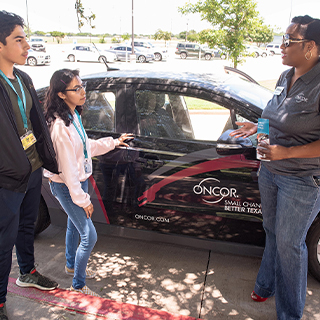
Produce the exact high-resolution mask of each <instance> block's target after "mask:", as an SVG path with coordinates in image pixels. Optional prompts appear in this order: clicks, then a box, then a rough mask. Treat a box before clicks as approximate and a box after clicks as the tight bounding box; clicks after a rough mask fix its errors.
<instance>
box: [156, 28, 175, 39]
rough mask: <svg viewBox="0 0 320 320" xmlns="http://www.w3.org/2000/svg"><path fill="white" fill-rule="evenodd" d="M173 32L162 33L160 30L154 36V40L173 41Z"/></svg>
mask: <svg viewBox="0 0 320 320" xmlns="http://www.w3.org/2000/svg"><path fill="white" fill-rule="evenodd" d="M171 36H172V35H171V32H169V31H162V30H161V29H158V30H157V32H156V33H155V34H154V35H153V39H154V40H161V39H163V40H165V41H169V40H171Z"/></svg>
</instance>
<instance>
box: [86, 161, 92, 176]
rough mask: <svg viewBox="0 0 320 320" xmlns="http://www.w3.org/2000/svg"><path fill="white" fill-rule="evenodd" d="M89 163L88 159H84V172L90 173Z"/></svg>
mask: <svg viewBox="0 0 320 320" xmlns="http://www.w3.org/2000/svg"><path fill="white" fill-rule="evenodd" d="M91 171H92V170H91V164H90V161H89V159H84V172H85V173H91Z"/></svg>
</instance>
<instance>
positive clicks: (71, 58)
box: [68, 54, 76, 62]
mask: <svg viewBox="0 0 320 320" xmlns="http://www.w3.org/2000/svg"><path fill="white" fill-rule="evenodd" d="M68 60H69V61H70V62H75V61H76V57H75V56H74V55H73V54H69V55H68Z"/></svg>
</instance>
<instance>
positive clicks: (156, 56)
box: [154, 52, 162, 61]
mask: <svg viewBox="0 0 320 320" xmlns="http://www.w3.org/2000/svg"><path fill="white" fill-rule="evenodd" d="M154 60H155V61H161V60H162V55H161V53H159V52H157V53H155V54H154Z"/></svg>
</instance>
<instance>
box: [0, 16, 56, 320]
mask: <svg viewBox="0 0 320 320" xmlns="http://www.w3.org/2000/svg"><path fill="white" fill-rule="evenodd" d="M23 26H24V22H23V19H22V18H21V17H19V16H18V15H15V14H13V13H8V12H6V11H0V320H7V319H8V317H7V315H6V310H5V301H6V294H7V286H8V278H9V273H10V269H11V263H12V249H13V246H14V245H15V246H16V254H17V260H18V264H19V268H20V276H19V278H18V279H17V281H16V284H17V285H18V286H21V287H35V288H38V289H41V290H53V289H55V288H56V287H57V286H58V284H57V283H56V282H55V281H52V280H50V279H49V278H47V277H45V276H43V275H41V274H40V273H39V272H38V271H36V269H35V266H34V223H35V221H36V218H37V214H38V210H39V202H40V197H41V180H42V169H41V167H45V168H47V169H48V170H50V171H53V172H56V173H58V168H57V163H56V160H55V153H54V149H53V146H52V142H51V139H50V135H49V132H48V128H47V125H46V122H45V119H44V116H43V113H42V109H41V106H40V104H39V100H38V98H37V95H36V92H35V89H34V87H33V83H32V81H31V79H30V77H29V76H28V75H27V74H26V73H24V72H22V71H21V70H18V69H16V68H15V67H14V65H15V64H16V65H24V64H25V62H26V59H27V57H28V49H29V48H30V46H29V44H28V43H27V41H26V35H25V33H24V31H23Z"/></svg>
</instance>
